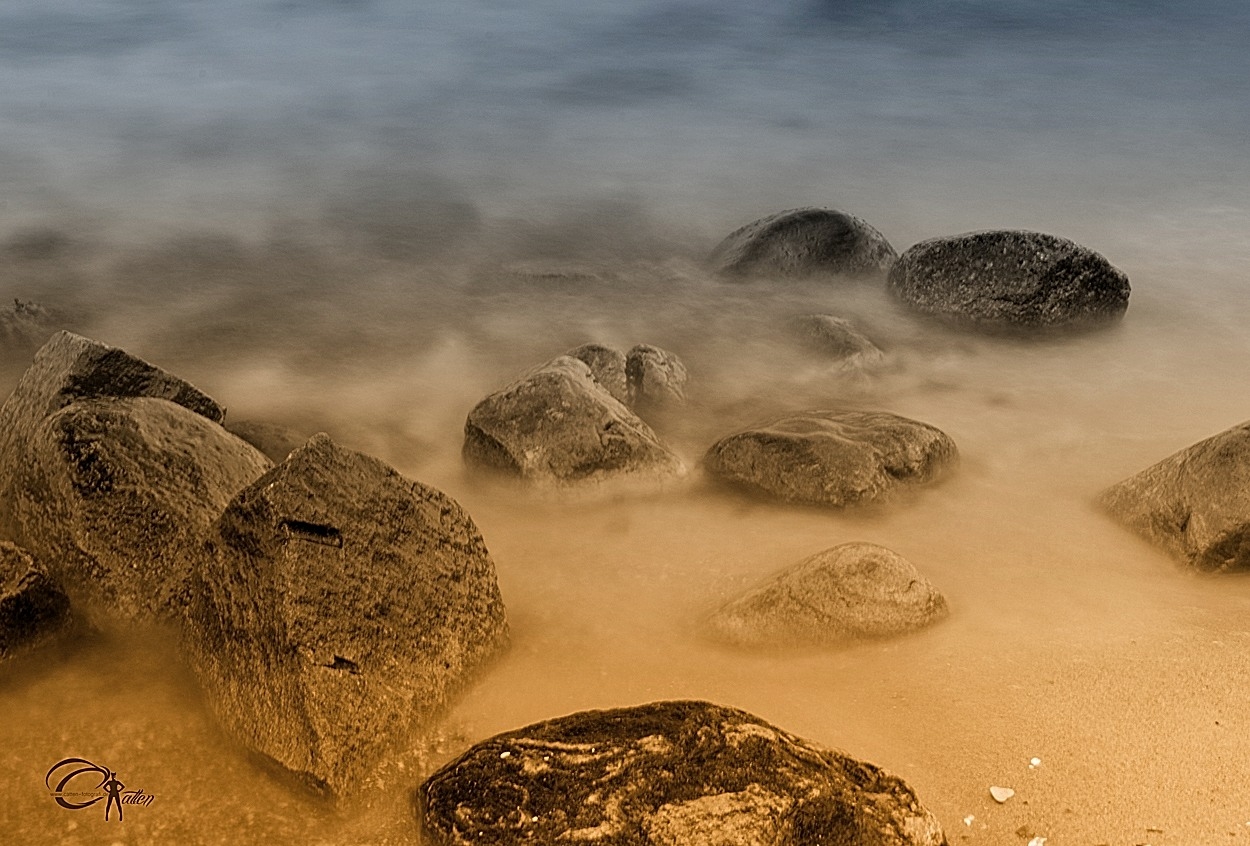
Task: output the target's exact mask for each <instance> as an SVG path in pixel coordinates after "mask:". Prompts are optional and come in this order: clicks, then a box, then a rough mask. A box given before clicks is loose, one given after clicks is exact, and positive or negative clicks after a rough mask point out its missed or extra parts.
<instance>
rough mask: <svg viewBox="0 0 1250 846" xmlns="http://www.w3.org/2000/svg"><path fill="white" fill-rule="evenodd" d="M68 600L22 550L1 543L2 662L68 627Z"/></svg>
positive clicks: (0, 656) (0, 604)
mask: <svg viewBox="0 0 1250 846" xmlns="http://www.w3.org/2000/svg"><path fill="white" fill-rule="evenodd" d="M71 619H72V617H71V615H70V608H69V598H68V597H67V596H66V595H65V594H64V593H62V592H61V589H60V588H59V587H57V586H56V584H55V583H54V582H53V581H52V580H51V579H49V578H48V574H47V573H45V572H44V571H43V568H41V567H40V566H39V565H37V564H36V563H35V560H34V559H33V558H31V557H30V555H29V554H28V553H27V552H26V551H25V550H24V549H22V548H21V547H18V546H16V545H14V544H11V543H9V542H8V541H0V659H4V658H8V657H10V656H11V655H13V654H14V653H16V652H17V651H19V650H23V649H27V648H30V647H33V646H35V645H37V644H39V643H42V642H45V641H47V640H49V639H51V638H53V637H55V636H56V635H58V634H60V633H61V632H63V631H65V629H66V628H67V627H68V626H69V624H70V621H71Z"/></svg>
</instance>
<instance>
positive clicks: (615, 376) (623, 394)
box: [565, 344, 629, 405]
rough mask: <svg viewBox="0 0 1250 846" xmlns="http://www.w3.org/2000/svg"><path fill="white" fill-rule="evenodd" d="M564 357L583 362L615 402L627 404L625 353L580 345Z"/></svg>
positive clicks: (627, 387)
mask: <svg viewBox="0 0 1250 846" xmlns="http://www.w3.org/2000/svg"><path fill="white" fill-rule="evenodd" d="M565 355H567V356H569V357H570V358H576V359H577V360H578V361H584V362H585V363H586V366H587V367H589V368H590V372H591V375H593V376H594V377H595V379H597V380H598V381H599V384H600V385H603V387H604V388H605V389H606V390H607V392H608V393H609V394H611V395H612V396H613V397H615V398H616V400H617V402H621V403H624V404H625V405H628V404H629V383H628V381H627V379H626V376H625V353H623V352H621V351H620V350H615V349H612V348H611V347H605V346H603V345H602V344H582V345H581V346H580V347H577V348H576V349H572V350H569V351H568V352H566V353H565Z"/></svg>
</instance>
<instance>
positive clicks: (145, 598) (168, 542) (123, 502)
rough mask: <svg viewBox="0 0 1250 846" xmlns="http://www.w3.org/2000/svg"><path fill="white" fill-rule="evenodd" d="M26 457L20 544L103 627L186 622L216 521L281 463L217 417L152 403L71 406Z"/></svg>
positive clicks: (17, 476) (39, 431) (17, 503)
mask: <svg viewBox="0 0 1250 846" xmlns="http://www.w3.org/2000/svg"><path fill="white" fill-rule="evenodd" d="M21 457H22V462H21V465H20V466H19V467H17V468H14V470H13V472H12V473H11V478H12V480H13V481H14V482H15V495H14V496H13V497H12V499H11V500H10V502H9V517H10V518H11V523H12V528H13V530H14V531H13V535H14V537H13V539H14V540H15V541H17V542H18V543H19V544H21V545H22V546H24V547H26V548H27V549H28V550H30V552H31V553H32V554H33V555H34V556H35V558H36V559H37V560H38V561H39V562H40V563H41V564H42V565H43V566H44V567H46V568H47V570H48V573H49V575H50V576H51V577H52V578H53V579H55V580H56V581H57V582H58V583H60V584H61V585H62V586H64V588H65V590H66V592H67V593H68V594H69V595H70V598H71V599H72V600H73V601H74V604H75V605H76V606H78V607H80V608H81V609H82V610H83V611H84V613H85V614H86V616H87V618H88V619H90V620H92V621H95V622H100V621H102V620H104V619H120V620H128V621H137V622H151V621H175V622H176V621H179V620H180V619H181V617H182V614H183V611H184V608H185V604H186V588H187V577H188V575H189V573H190V571H191V570H192V568H193V567H195V566H196V564H197V563H198V562H199V560H200V558H201V555H202V551H201V546H202V544H203V542H204V539H205V536H206V533H207V531H208V528H209V526H210V525H211V524H212V523H213V521H214V520H216V519H217V516H218V515H219V514H220V513H221V511H222V509H224V508H225V507H226V504H227V503H229V502H230V499H231V497H233V496H234V494H235V493H236V492H238V491H239V490H240V489H241V488H243V487H244V486H245V485H247V484H249V483H251V482H252V481H253V480H255V479H256V478H257V477H258V476H260V475H261V474H262V473H264V472H265V471H266V470H267V469H268V468H269V467H270V466H272V465H271V462H270V461H269V460H268V459H266V458H265V457H264V456H263V455H261V454H260V453H259V452H257V451H256V450H254V449H253V448H252V447H251V446H249V445H248V444H247V443H245V442H244V441H242V440H240V439H238V438H236V437H234V436H233V435H231V434H230V433H229V432H227V431H226V430H225V429H223V428H222V427H221V426H218V425H217V424H216V423H213V422H212V421H211V420H208V419H207V418H205V417H202V416H200V415H198V414H195V413H193V412H191V411H189V410H188V409H186V408H184V407H182V406H180V405H175V404H174V403H172V402H169V401H167V400H163V399H153V398H150V397H129V398H124V399H117V398H112V397H96V398H92V399H86V400H80V401H78V402H74V403H71V404H70V405H67V406H65V407H64V408H61V409H60V410H58V411H56V412H55V413H53V414H51V415H49V416H47V417H45V418H44V419H43V420H42V421H41V422H40V423H39V424H38V425H37V426H36V427H34V429H33V430H32V431H31V432H30V436H29V439H28V441H27V442H26V443H25V444H24V449H23V450H22V453H21ZM7 458H8V459H9V460H10V461H12V460H13V458H14V456H13V455H12V454H10V455H9V456H8V457H7Z"/></svg>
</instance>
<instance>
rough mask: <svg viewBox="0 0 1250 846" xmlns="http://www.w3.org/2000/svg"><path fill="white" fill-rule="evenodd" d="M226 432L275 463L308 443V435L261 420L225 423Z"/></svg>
mask: <svg viewBox="0 0 1250 846" xmlns="http://www.w3.org/2000/svg"><path fill="white" fill-rule="evenodd" d="M226 431H228V432H229V433H230V434H232V435H234V436H236V437H239V438H242V439H243V440H245V441H247V442H248V443H249V444H251V445H252V446H254V447H256V449H258V450H260V451H261V452H263V453H264V454H265V457H266V458H268V459H269V460H270V461H273V462H275V463H277V462H280V461H284V460H286V457H287V456H288V455H290V454H291V453H292V452H293V451H294V450H297V449H299V448H300V447H302V446H303V445H304V444H305V443H307V442H308V435H307V434H303V433H300V432H297V431H295V430H294V429H292V428H290V427H288V426H280V425H278V424H277V423H266V422H264V421H262V420H240V421H238V422H233V423H227V424H226Z"/></svg>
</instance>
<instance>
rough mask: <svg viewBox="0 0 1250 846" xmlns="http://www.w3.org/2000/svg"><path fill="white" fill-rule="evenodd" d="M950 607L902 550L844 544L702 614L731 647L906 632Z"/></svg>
mask: <svg viewBox="0 0 1250 846" xmlns="http://www.w3.org/2000/svg"><path fill="white" fill-rule="evenodd" d="M947 613H948V609H947V605H946V599H945V597H943V596H942V594H941V593H940V592H938V590H937V588H935V587H934V586H933V585H932V584H931V583H930V582H929V580H928V579H926V578H925V577H924V576H923V575H921V573H920V572H919V571H918V570H917V569H916V568H915V566H914V565H913V564H912V563H911V562H910V561H908V560H907V559H905V558H903V557H902V556H901V555H899V554H897V553H895V552H893V551H891V550H889V549H886V548H885V547H882V546H877V545H875V544H871V543H846V544H842V545H841V546H835V547H833V548H832V549H827V550H825V551H824V552H819V553H817V554H816V555H813V556H811V557H810V558H806V559H804V560H803V561H801V562H799V563H798V564H796V565H794V566H793V567H789V568H787V569H785V570H783V571H782V572H780V573H778V574H777V575H775V576H773V577H772V578H771V579H769V580H768V581H767V582H766V583H765V584H763V585H760V586H759V587H757V588H755V589H753V590H751V591H749V592H748V593H746V594H744V595H743V596H740V597H738V598H737V599H734V600H732V601H731V602H729V603H727V604H726V605H725V606H723V607H722V608H720V609H719V610H718V611H716V613H714V614H713V615H712V616H711V617H710V618H709V620H708V631H709V632H710V633H711V635H712V636H713V637H715V638H716V639H718V640H721V641H723V642H725V643H729V644H732V645H735V646H827V645H832V644H837V643H842V642H845V641H850V640H856V639H863V638H880V637H888V636H891V635H898V634H904V633H906V632H910V631H914V630H916V629H920V628H923V627H924V626H927V625H929V624H930V623H933V622H935V621H937V620H940V619H942V618H943V617H945V616H946V615H947Z"/></svg>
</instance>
